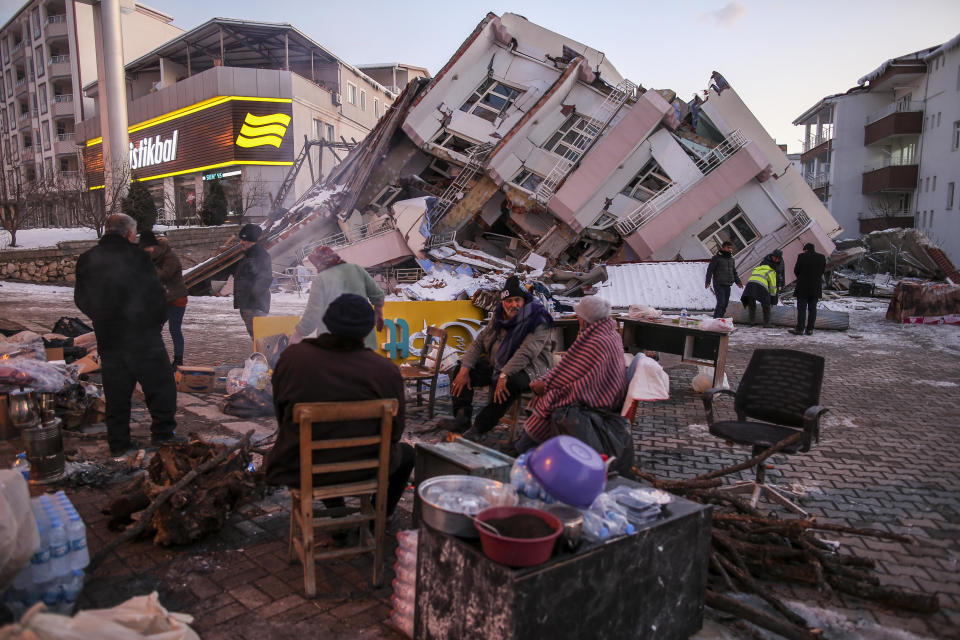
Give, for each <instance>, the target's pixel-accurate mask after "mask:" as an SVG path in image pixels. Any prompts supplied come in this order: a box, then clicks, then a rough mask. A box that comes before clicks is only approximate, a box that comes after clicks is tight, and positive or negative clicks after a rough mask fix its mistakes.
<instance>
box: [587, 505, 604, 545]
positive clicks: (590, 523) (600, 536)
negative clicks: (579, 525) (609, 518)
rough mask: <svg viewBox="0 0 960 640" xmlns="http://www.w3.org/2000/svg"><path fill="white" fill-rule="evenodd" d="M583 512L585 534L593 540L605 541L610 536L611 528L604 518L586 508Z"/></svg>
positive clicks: (588, 538)
mask: <svg viewBox="0 0 960 640" xmlns="http://www.w3.org/2000/svg"><path fill="white" fill-rule="evenodd" d="M581 513H582V514H583V535H584V536H586V538H587V540H590V541H592V542H603V541H604V540H606V539H608V538H609V537H610V529H609V527H607V523H606V522H604V520H603V518H601V517H600V516H598V515H597V514H596V513H594V512H593V511H589V510H584V511H581Z"/></svg>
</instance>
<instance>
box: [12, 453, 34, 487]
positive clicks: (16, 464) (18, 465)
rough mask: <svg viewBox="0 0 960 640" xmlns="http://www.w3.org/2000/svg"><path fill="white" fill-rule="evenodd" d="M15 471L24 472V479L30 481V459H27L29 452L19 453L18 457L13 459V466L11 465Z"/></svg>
mask: <svg viewBox="0 0 960 640" xmlns="http://www.w3.org/2000/svg"><path fill="white" fill-rule="evenodd" d="M11 469H13V470H14V471H19V472H20V473H21V474H23V479H24V480H26V481H27V482H30V461H29V460H27V454H25V453H18V454H17V459H16V460H14V461H13V466H12V467H11Z"/></svg>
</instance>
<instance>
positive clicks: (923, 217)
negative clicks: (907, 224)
mask: <svg viewBox="0 0 960 640" xmlns="http://www.w3.org/2000/svg"><path fill="white" fill-rule="evenodd" d="M920 226H921V227H925V226H927V212H926V211H924V212H923V213H921V214H920Z"/></svg>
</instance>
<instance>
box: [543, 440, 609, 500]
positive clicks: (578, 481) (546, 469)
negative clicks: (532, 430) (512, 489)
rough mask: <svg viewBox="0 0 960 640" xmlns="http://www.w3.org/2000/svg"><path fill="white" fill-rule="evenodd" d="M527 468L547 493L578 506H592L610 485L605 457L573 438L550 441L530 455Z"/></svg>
mask: <svg viewBox="0 0 960 640" xmlns="http://www.w3.org/2000/svg"><path fill="white" fill-rule="evenodd" d="M527 465H528V467H529V469H530V473H532V474H533V477H534V478H536V479H537V482H539V483H540V484H541V486H543V488H544V490H546V492H547V493H549V494H550V495H552V496H553V497H554V498H556V499H557V500H561V501H563V502H566V503H567V504H570V505H573V506H575V507H589V506H590V505H591V504H592V503H593V501H594V499H595V498H596V497H597V496H598V495H600V494H601V493H603V489H604V487H605V486H606V484H607V468H606V465H604V463H603V458H601V457H600V454H599V453H597V452H596V451H595V450H594V449H593V447H591V446H590V445H588V444H586V443H584V442H582V441H580V440H577V439H576V438H574V437H572V436H557V437H555V438H551V439H549V440H547V441H546V442H544V443H543V444H541V445H540V446H539V447H537V448H536V449H534V450H533V451H532V452H531V453H530V457H529V458H528V460H527Z"/></svg>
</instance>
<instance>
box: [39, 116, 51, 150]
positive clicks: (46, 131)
mask: <svg viewBox="0 0 960 640" xmlns="http://www.w3.org/2000/svg"><path fill="white" fill-rule="evenodd" d="M40 131H41V132H42V133H43V148H44V149H45V150H46V149H49V148H50V123H49V122H44V123H43V124H41V125H40Z"/></svg>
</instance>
